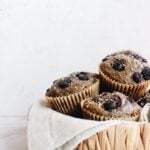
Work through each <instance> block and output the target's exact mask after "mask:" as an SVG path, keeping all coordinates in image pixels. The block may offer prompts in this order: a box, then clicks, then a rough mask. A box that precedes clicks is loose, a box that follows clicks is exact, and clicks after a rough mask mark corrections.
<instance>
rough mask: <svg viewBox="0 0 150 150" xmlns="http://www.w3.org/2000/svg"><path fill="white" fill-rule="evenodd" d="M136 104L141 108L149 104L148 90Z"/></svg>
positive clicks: (149, 94)
mask: <svg viewBox="0 0 150 150" xmlns="http://www.w3.org/2000/svg"><path fill="white" fill-rule="evenodd" d="M137 103H138V104H139V105H140V106H141V107H144V106H145V104H147V103H150V90H149V91H148V92H147V93H146V94H145V96H143V97H141V98H140V99H139V100H138V101H137Z"/></svg>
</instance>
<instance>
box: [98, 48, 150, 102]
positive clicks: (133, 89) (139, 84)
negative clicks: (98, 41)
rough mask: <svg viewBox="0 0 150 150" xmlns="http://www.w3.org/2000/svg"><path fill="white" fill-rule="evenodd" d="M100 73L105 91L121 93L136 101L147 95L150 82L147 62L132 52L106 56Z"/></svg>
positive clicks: (149, 70)
mask: <svg viewBox="0 0 150 150" xmlns="http://www.w3.org/2000/svg"><path fill="white" fill-rule="evenodd" d="M99 73H100V77H101V83H102V84H101V85H102V89H103V90H104V91H119V92H122V93H124V94H126V95H128V96H130V97H132V98H133V99H135V100H137V99H139V98H140V97H142V96H144V95H145V92H146V89H147V87H148V84H149V81H150V67H149V65H148V62H147V60H146V59H145V58H143V57H142V56H140V55H139V54H137V53H135V52H133V51H130V50H126V51H120V52H117V53H113V54H111V55H108V56H106V57H105V58H104V59H103V60H102V62H101V64H100V66H99Z"/></svg>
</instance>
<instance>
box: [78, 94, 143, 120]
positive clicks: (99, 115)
mask: <svg viewBox="0 0 150 150" xmlns="http://www.w3.org/2000/svg"><path fill="white" fill-rule="evenodd" d="M81 108H82V111H83V116H84V118H87V119H92V120H100V121H102V120H114V119H116V120H118V119H119V120H134V121H136V120H138V119H139V116H140V111H141V107H140V106H139V105H138V104H137V103H136V102H134V101H133V100H131V99H129V97H128V96H125V95H124V94H122V93H120V92H113V93H110V92H103V93H101V94H100V95H98V96H96V97H94V98H92V99H88V100H85V101H82V102H81Z"/></svg>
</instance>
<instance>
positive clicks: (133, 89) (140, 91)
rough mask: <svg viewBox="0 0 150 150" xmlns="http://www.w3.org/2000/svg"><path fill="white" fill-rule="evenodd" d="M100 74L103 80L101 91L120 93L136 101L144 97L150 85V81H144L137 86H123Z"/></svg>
mask: <svg viewBox="0 0 150 150" xmlns="http://www.w3.org/2000/svg"><path fill="white" fill-rule="evenodd" d="M99 73H100V78H101V89H102V90H103V91H109V92H111V91H119V92H122V93H124V94H126V95H128V96H129V97H131V98H133V99H134V100H138V99H139V98H140V97H142V96H144V95H145V93H146V91H147V88H148V85H149V81H144V82H142V83H139V84H137V85H132V84H123V83H119V82H116V81H115V80H112V79H110V78H109V77H108V76H107V75H105V74H104V73H103V72H102V71H101V70H100V72H99Z"/></svg>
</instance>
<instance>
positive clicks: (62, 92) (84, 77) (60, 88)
mask: <svg viewBox="0 0 150 150" xmlns="http://www.w3.org/2000/svg"><path fill="white" fill-rule="evenodd" d="M98 78H99V77H98V74H95V73H89V72H74V73H71V74H69V75H68V76H66V77H63V78H60V79H58V80H55V81H54V82H53V85H52V86H51V87H50V88H49V89H48V90H47V92H46V96H51V97H58V96H67V95H69V94H73V93H76V92H79V91H81V90H84V89H86V88H87V87H89V86H91V85H92V84H94V83H96V82H97V81H98V80H99V79H98Z"/></svg>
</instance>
